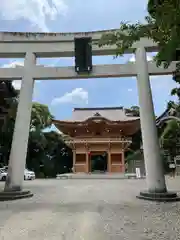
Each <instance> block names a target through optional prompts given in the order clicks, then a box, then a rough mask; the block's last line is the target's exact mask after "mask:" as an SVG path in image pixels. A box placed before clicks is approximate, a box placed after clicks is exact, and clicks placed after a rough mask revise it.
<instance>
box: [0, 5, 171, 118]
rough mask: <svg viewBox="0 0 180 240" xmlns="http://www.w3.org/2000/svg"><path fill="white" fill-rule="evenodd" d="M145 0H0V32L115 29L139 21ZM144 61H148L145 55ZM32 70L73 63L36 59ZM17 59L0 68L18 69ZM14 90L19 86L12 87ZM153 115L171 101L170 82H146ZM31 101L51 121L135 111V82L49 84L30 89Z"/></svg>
mask: <svg viewBox="0 0 180 240" xmlns="http://www.w3.org/2000/svg"><path fill="white" fill-rule="evenodd" d="M146 4H147V1H146V0H138V1H132V0H126V1H124V0H98V1H97V0H96V1H95V0H91V1H85V0H73V1H72V0H13V1H12V0H1V8H0V30H1V31H46V32H53V31H55V32H71V31H72V32H75V31H93V30H104V29H109V28H118V26H119V24H120V22H121V21H130V22H135V21H138V20H139V21H143V18H144V16H145V14H146ZM132 58H133V56H132V55H126V56H123V57H120V58H118V59H115V60H114V59H113V57H110V56H108V57H93V64H111V63H112V64H116V63H126V62H127V61H129V60H130V59H131V60H132ZM149 58H150V55H149ZM37 62H38V64H44V65H51V66H53V65H54V66H73V65H74V59H73V58H67V59H64V58H63V59H38V60H37ZM22 63H23V60H19V59H9V60H7V59H6V60H5V59H0V65H1V67H2V66H4V65H6V66H13V67H15V66H16V65H19V64H22ZM14 84H15V86H16V87H19V82H14ZM151 86H152V92H153V100H154V106H155V112H156V115H159V114H161V113H162V112H163V111H164V109H165V107H166V104H167V101H168V100H170V99H172V97H171V96H170V90H171V89H172V87H173V86H175V83H174V82H173V80H172V77H171V76H161V77H156V76H154V77H152V78H151ZM33 100H35V101H38V102H40V103H44V104H47V105H48V106H49V108H50V110H51V112H52V114H53V115H54V116H55V118H56V119H69V118H71V113H72V110H73V108H74V107H98V106H107V107H109V106H124V107H130V106H132V105H138V94H137V86H136V79H135V78H113V79H110V78H109V79H84V80H66V81H65V80H59V81H57V80H49V81H40V82H36V83H35V89H34V96H33Z"/></svg>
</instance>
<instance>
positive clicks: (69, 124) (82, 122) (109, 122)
mask: <svg viewBox="0 0 180 240" xmlns="http://www.w3.org/2000/svg"><path fill="white" fill-rule="evenodd" d="M91 122H92V123H96V122H95V121H93V120H89V119H88V120H85V121H61V120H53V123H54V124H55V125H56V124H57V125H59V126H63V125H65V126H77V125H78V126H83V125H87V124H89V123H91ZM102 122H105V123H106V124H109V125H113V124H133V123H136V122H140V118H136V119H129V120H125V121H121V120H118V121H111V120H105V121H104V119H103V121H102Z"/></svg>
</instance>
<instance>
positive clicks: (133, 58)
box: [128, 55, 153, 62]
mask: <svg viewBox="0 0 180 240" xmlns="http://www.w3.org/2000/svg"><path fill="white" fill-rule="evenodd" d="M147 61H148V62H150V61H153V57H152V56H149V55H147ZM128 62H135V56H134V55H133V56H132V57H131V58H130V59H129V61H128Z"/></svg>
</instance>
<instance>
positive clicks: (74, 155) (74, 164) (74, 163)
mask: <svg viewBox="0 0 180 240" xmlns="http://www.w3.org/2000/svg"><path fill="white" fill-rule="evenodd" d="M75 172H76V150H73V173H75Z"/></svg>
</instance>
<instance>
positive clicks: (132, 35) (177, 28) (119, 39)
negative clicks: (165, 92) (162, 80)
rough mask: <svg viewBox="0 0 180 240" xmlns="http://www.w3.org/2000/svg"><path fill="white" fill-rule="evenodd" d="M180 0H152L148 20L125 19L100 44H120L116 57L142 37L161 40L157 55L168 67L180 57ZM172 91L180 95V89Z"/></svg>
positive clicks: (179, 69) (179, 77) (178, 78)
mask: <svg viewBox="0 0 180 240" xmlns="http://www.w3.org/2000/svg"><path fill="white" fill-rule="evenodd" d="M179 9H180V0H149V1H148V6H147V10H148V13H149V15H148V16H146V17H145V23H140V22H137V23H135V24H131V23H128V22H121V24H120V28H119V29H118V30H117V31H112V32H109V33H106V34H103V35H102V37H101V39H100V41H99V42H98V45H99V47H102V46H104V45H116V57H117V56H119V55H122V54H124V53H125V52H126V51H128V49H129V48H131V47H132V46H133V44H134V43H135V42H136V41H140V39H141V38H144V37H145V38H150V39H152V40H154V42H155V43H156V44H157V46H158V49H159V52H158V54H157V55H156V57H155V61H156V63H157V66H160V65H161V64H162V65H163V66H164V67H165V68H167V67H168V66H169V64H170V63H171V62H172V61H174V60H180V59H178V58H180V56H179V55H180V54H179V53H180V52H179V51H177V50H178V49H180V10H179ZM173 79H174V80H175V81H176V82H178V83H180V63H179V62H178V63H177V69H176V72H175V73H174V78H173ZM172 94H173V95H174V94H175V95H178V97H179V98H180V89H179V88H176V89H174V90H173V91H172Z"/></svg>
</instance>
